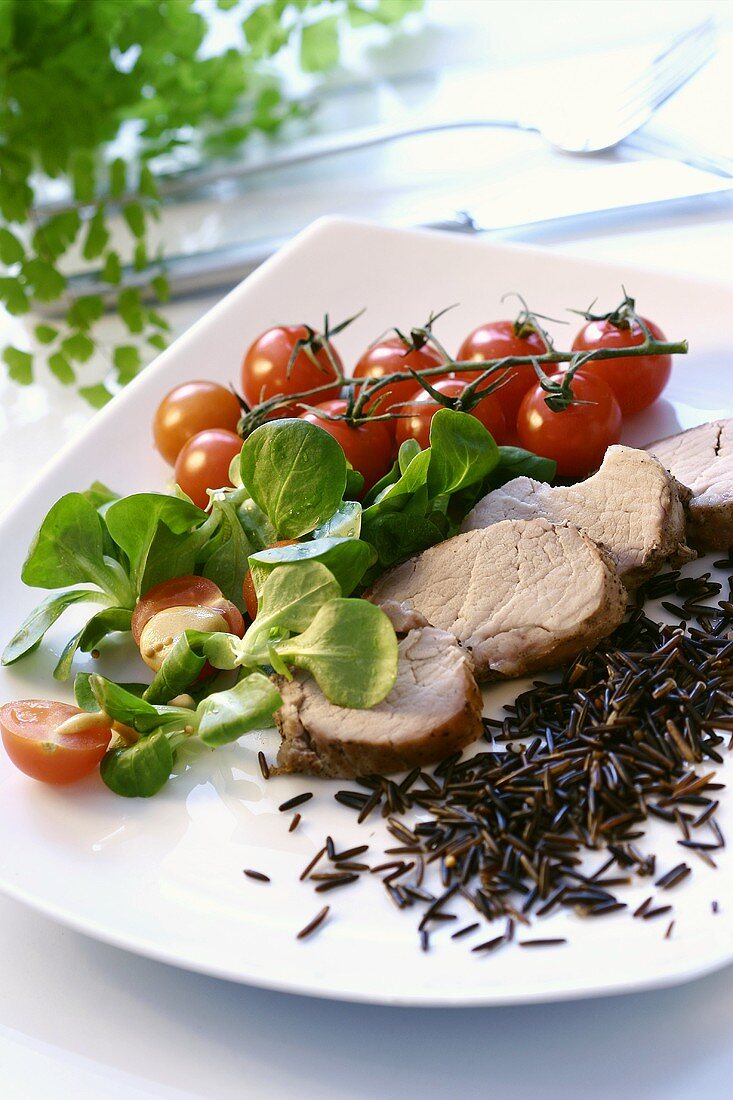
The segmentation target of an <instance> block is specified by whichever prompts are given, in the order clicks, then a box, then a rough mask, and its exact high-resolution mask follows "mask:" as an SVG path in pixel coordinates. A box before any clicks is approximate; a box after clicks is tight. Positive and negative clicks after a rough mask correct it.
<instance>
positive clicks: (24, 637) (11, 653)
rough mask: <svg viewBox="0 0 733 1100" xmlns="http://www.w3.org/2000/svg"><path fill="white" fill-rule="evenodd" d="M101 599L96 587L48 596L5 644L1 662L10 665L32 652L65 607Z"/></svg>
mask: <svg viewBox="0 0 733 1100" xmlns="http://www.w3.org/2000/svg"><path fill="white" fill-rule="evenodd" d="M102 599H104V597H103V595H102V593H101V592H99V591H98V590H97V589H96V588H93V589H92V588H72V589H69V590H68V591H66V592H60V593H59V594H58V595H56V596H49V597H48V598H47V599H45V600H43V601H42V603H39V604H38V606H37V607H35V608H34V609H33V611H31V613H30V615H29V616H28V618H27V619H26V620H25V622H24V623H23V624H22V625H21V626H20V627H19V628H18V630H17V631H16V632H15V634H14V635H13V637H12V638H11V639H10V641H9V642H8V644H7V645H6V646H5V649H4V650H3V656H2V663H3V664H4V665H11V664H12V663H13V661H17V660H18V658H19V657H24V656H25V654H26V653H30V652H32V650H34V649H35V648H36V646H37V645H38V643H39V642H40V641H41V639H42V638H43V635H44V634H45V633H46V631H47V630H48V628H49V627H50V626H52V625H53V624H54V623H55V622H56V620H57V619H58V618H59V616H60V615H62V614H63V613H64V611H65V610H66V608H67V607H71V605H72V604H75V603H82V602H91V603H99V602H100V600H102Z"/></svg>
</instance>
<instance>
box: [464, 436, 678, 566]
mask: <svg viewBox="0 0 733 1100" xmlns="http://www.w3.org/2000/svg"><path fill="white" fill-rule="evenodd" d="M688 497H689V493H688V491H687V490H686V489H685V488H684V486H682V485H679V484H678V483H677V482H676V481H675V479H674V478H672V477H670V475H669V474H668V473H667V471H666V470H665V469H664V467H663V466H662V464H661V463H660V462H658V461H657V460H656V459H655V458H654V456H653V455H650V454H648V453H647V452H646V451H640V450H636V448H634V447H621V446H614V447H609V448H608V450H607V451H606V456H605V458H604V460H603V463H602V465H601V468H600V469H599V470H598V472H597V473H595V474H593V476H592V477H589V478H588V479H587V480H586V481H581V482H579V483H578V484H577V485H570V486H551V485H545V484H544V483H543V482H541V481H534V480H533V479H532V478H529V477H516V478H514V480H513V481H508V482H507V483H506V485H504V486H503V487H502V488H501V489H495V490H494V491H493V492H491V493H489V494H488V495H487V496H485V497H484V498H483V499H482V500H480V501H479V502H478V504H477V505H476V506H475V508H473V510H472V511H471V512H469V513H468V515H467V516H466V518H465V520H464V521H463V526H462V530H463V531H473V530H477V529H479V528H482V527H488V526H489V525H490V524H492V523H499V522H500V521H501V520H505V519H528V518H529V517H531V516H543V517H544V518H545V519H547V520H549V521H550V522H551V523H572V524H575V526H577V527H580V528H581V530H583V531H586V532H587V534H589V535H590V537H591V538H592V539H593V540H594V542H597V543H599V544H600V545H602V546H603V547H605V549H606V550H607V551H608V553H609V554H610V555H611V558H612V559H613V561H614V562H615V564H616V567H617V568H618V571H619V575H620V576H621V579H622V580H623V582H624V584H625V585H626V587H627V588H635V587H636V586H637V585H639V584H641V582H642V581H643V580H645V579H646V578H647V577H651V576H652V575H653V574H654V573H656V572H657V570H658V569H659V567H660V566H661V565H662V564H663V563H664V562H666V561H669V562H672V563H673V564H675V565H681V564H682V563H683V562H686V561H691V560H692V558H694V557H695V554H694V553H693V551H691V550H690V548H689V547H688V546H687V545H686V541H685V535H686V532H685V511H684V502H685V501H686V500H687V499H688Z"/></svg>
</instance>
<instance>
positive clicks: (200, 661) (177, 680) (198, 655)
mask: <svg viewBox="0 0 733 1100" xmlns="http://www.w3.org/2000/svg"><path fill="white" fill-rule="evenodd" d="M207 636H208V635H206V634H204V633H203V632H201V631H196V630H186V631H184V632H183V634H180V635H179V636H178V638H176V640H175V642H174V643H173V646H172V647H171V650H170V652H169V653H168V655H167V656H166V658H165V660H164V661H163V664H162V665H161V666H160V669H159V670H158V671H157V672H156V674H155V676H154V678H153V681H152V683H151V684H150V687H149V688H148V689H147V690H146V692H145V699H146V700H147V701H148V702H150V703H167V702H169V700H171V699H175V697H176V695H180V694H181V692H183V691H186V690H187V689H188V688H189V687H190V686H191V684H193V683H194V681H195V680H197V679H198V677H199V676H200V675H201V672H202V671H203V667H204V665H205V664H206V658H205V657H204V656H203V655H202V653H203V651H202V646H203V644H204V642H205V641H206V638H207Z"/></svg>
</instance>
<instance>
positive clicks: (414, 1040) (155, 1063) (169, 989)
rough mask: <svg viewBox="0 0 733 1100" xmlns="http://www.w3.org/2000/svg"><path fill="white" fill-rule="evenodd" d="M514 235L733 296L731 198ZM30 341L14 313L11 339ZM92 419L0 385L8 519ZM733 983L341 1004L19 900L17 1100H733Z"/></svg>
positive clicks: (7, 1026)
mask: <svg viewBox="0 0 733 1100" xmlns="http://www.w3.org/2000/svg"><path fill="white" fill-rule="evenodd" d="M505 236H509V234H505ZM510 236H511V237H512V239H515V240H526V241H531V242H532V243H534V244H540V245H545V246H547V247H549V248H553V249H555V250H557V251H558V252H562V253H566V254H571V255H575V256H583V257H598V258H602V259H612V260H614V261H623V262H624V263H627V264H628V265H629V267H632V266H633V265H634V264H642V265H645V266H653V267H657V268H659V269H660V270H665V271H675V272H678V273H682V274H684V273H690V274H703V275H712V276H714V277H716V278H719V279H728V280H730V281H731V282H733V267H731V262H730V257H731V255H733V195H732V194H731V193H727V194H724V195H717V196H712V197H709V198H707V199H705V200H703V201H698V202H691V201H690V202H682V203H679V204H677V205H676V206H674V207H670V206H667V207H665V208H664V209H663V210H658V211H654V212H652V211H646V212H644V213H637V214H635V215H633V216H631V215H629V214H625V215H623V216H621V217H614V218H611V219H604V220H603V221H602V222H598V221H595V222H594V221H592V220H585V221H583V222H580V221H577V222H573V223H569V224H568V223H566V224H564V225H562V226H555V227H549V228H543V229H534V230H526V231H523V232H521V233H518V232H514V233H513V234H511V235H510ZM211 304H212V299H198V300H195V301H187V302H181V303H177V304H174V305H172V306H171V307H170V308H169V310H168V315H169V316H170V317H171V319H172V321H173V324H174V327H175V329H176V331H182V330H183V329H185V328H186V327H187V326H188V325H190V324H191V323H192V322H193V321H194V320H195V319H196V318H197V317H198V316H200V315H201V314H202V313H203V312H204V311H205V310H206V309H207V308H209V306H210V305H211ZM14 326H15V323H14V322H10V321H9V320H8V319H7V318H5V319H3V318H2V317H0V328H4V329H5V328H6V329H7V330H8V331H10V329H11V328H13V327H14ZM89 415H90V414H89V412H88V410H86V408H85V407H84V406H83V404H81V403H80V402H77V401H76V400H75V399H74V398H73V396H72V395H70V394H69V393H68V392H63V391H61V389H60V387H55V388H54V387H52V386H49V385H47V384H44V385H42V386H41V385H39V386H34V387H31V388H29V389H26V390H22V391H21V390H18V389H16V388H11V387H10V386H9V385H8V384H7V383H6V382H5V381H4V380H2V381H0V507H2V506H3V505H6V504H8V503H10V501H11V500H13V499H14V498H15V497H16V495H17V493H18V492H19V491H20V490H21V489H22V487H23V485H24V484H26V483H28V481H29V480H30V479H31V478H32V477H34V476H36V475H37V473H38V472H39V470H40V469H41V467H42V466H43V464H44V463H45V462H46V461H48V460H49V459H50V458H51V457H52V455H53V454H54V452H55V451H56V450H57V449H58V447H59V446H60V445H61V444H62V443H63V442H64V441H65V440H66V439H69V438H71V437H73V435H74V434H75V432H76V431H78V430H79V429H80V428H81V427H82V426H83V424H84V423H85V422H86V420H87V419H88V416H89ZM3 418H5V419H4V420H3ZM3 843H12V837H5V838H3ZM732 977H733V974H732V972H731V970H730V969H727V970H724V971H721V972H719V973H717V974H715V975H712V976H711V977H708V978H706V979H703V980H701V981H698V982H695V983H692V984H690V985H686V986H682V987H678V988H675V989H669V990H663V991H656V992H653V993H648V994H637V995H632V996H624V997H617V998H604V999H600V1000H596V1001H586V1002H576V1003H563V1004H559V1005H550V1006H542V1005H539V1006H531V1007H526V1008H521V1007H517V1008H503V1009H473V1010H433V1009H427V1010H414V1009H410V1010H407V1009H390V1008H378V1007H372V1006H358V1005H347V1004H335V1003H330V1002H325V1001H317V1000H309V999H305V998H299V997H290V996H285V995H282V994H276V993H271V992H265V991H260V990H255V989H249V988H246V987H243V986H235V985H231V984H227V983H225V982H221V981H217V980H214V979H209V978H205V977H201V976H198V975H193V974H187V973H185V972H182V971H178V970H176V969H173V968H170V967H167V966H164V965H162V964H158V963H154V962H150V961H148V960H145V959H141V958H137V957H135V956H133V955H129V954H127V953H125V952H122V951H119V950H117V949H115V948H112V947H107V946H104V945H102V944H99V943H96V942H94V941H91V940H89V939H86V938H85V937H83V936H81V935H78V934H76V933H74V932H70V931H68V930H66V929H64V928H61V927H59V926H58V925H55V924H54V923H52V922H51V921H49V920H47V919H45V918H43V917H41V916H39V915H37V914H35V913H34V912H32V911H30V910H27V909H25V908H24V907H22V906H21V905H19V904H18V903H16V902H13V901H9V900H6V899H4V898H1V897H0V989H1V990H2V995H1V996H0V1095H2V1097H3V1100H21V1098H22V1100H36V1098H39V1100H40V1098H43V1100H47V1098H48V1097H49V1096H54V1097H66V1096H74V1097H75V1098H76V1100H86V1098H90V1100H91V1098H94V1100H117V1098H123V1097H124V1098H138V1097H156V1098H168V1097H170V1098H173V1097H176V1098H191V1100H192V1098H199V1097H200V1098H207V1100H208V1098H216V1100H219V1098H221V1100H227V1098H229V1097H248V1098H249V1097H254V1098H258V1097H265V1096H266V1097H268V1100H280V1098H281V1097H282V1098H283V1100H284V1098H286V1097H287V1098H288V1100H291V1098H292V1097H293V1096H298V1097H304V1098H305V1100H310V1098H314V1100H315V1098H316V1097H317V1098H318V1100H331V1098H333V1100H336V1098H339V1100H343V1098H345V1097H348V1098H349V1100H367V1098H369V1100H372V1098H375V1097H389V1098H391V1097H397V1096H399V1097H402V1098H404V1100H413V1098H415V1100H417V1098H418V1097H420V1100H425V1098H426V1097H427V1098H430V1100H432V1098H433V1097H442V1096H456V1097H461V1098H465V1100H472V1098H473V1097H485V1096H488V1095H491V1096H494V1097H497V1098H500V1100H501V1098H503V1097H505V1096H506V1097H512V1098H516V1100H524V1098H527V1100H530V1098H532V1100H536V1098H542V1100H545V1098H547V1100H554V1098H555V1097H557V1098H560V1097H563V1098H564V1100H573V1098H576V1097H577V1098H579V1097H586V1096H588V1095H594V1096H597V1097H600V1098H605V1097H617V1096H629V1097H642V1096H643V1097H645V1098H646V1100H687V1098H690V1100H693V1098H695V1100H697V1098H698V1097H699V1096H701V1095H706V1096H708V1097H710V1098H712V1100H715V1098H716V1097H727V1096H730V1094H731V1084H730V1082H731V1079H733V1039H731V1036H732V1035H733V981H732V980H731V979H732Z"/></svg>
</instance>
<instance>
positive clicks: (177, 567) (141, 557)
mask: <svg viewBox="0 0 733 1100" xmlns="http://www.w3.org/2000/svg"><path fill="white" fill-rule="evenodd" d="M104 518H105V522H106V525H107V530H108V531H109V533H110V535H111V536H112V538H113V539H114V541H115V543H116V544H117V546H119V548H120V549H121V550H122V551H123V552H124V554H125V555H126V558H127V561H128V563H129V575H130V582H131V585H132V589H133V592H134V594H135V597H136V598H137V597H138V596H139V595H140V594H141V593H143V592H146V591H147V590H148V589H150V588H152V587H153V585H155V584H158V583H159V582H160V581H164V580H169V579H170V578H171V577H179V576H183V575H185V574H188V573H191V572H192V571H193V568H194V565H195V562H196V557H197V555H198V553H200V550H201V545H200V543H201V540H200V539H196V538H191V537H190V536H191V533H192V531H193V529H194V528H195V527H198V526H200V525H201V524H203V523H204V521H205V520H206V519H207V516H206V512H203V511H202V510H201V509H200V508H197V507H196V505H195V504H192V503H191V501H190V500H184V499H182V498H181V497H176V496H165V495H163V494H162V493H135V494H134V495H133V496H129V497H122V499H120V500H117V501H114V502H113V503H112V504H110V506H109V508H108V509H107V511H106V513H105V517H104Z"/></svg>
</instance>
